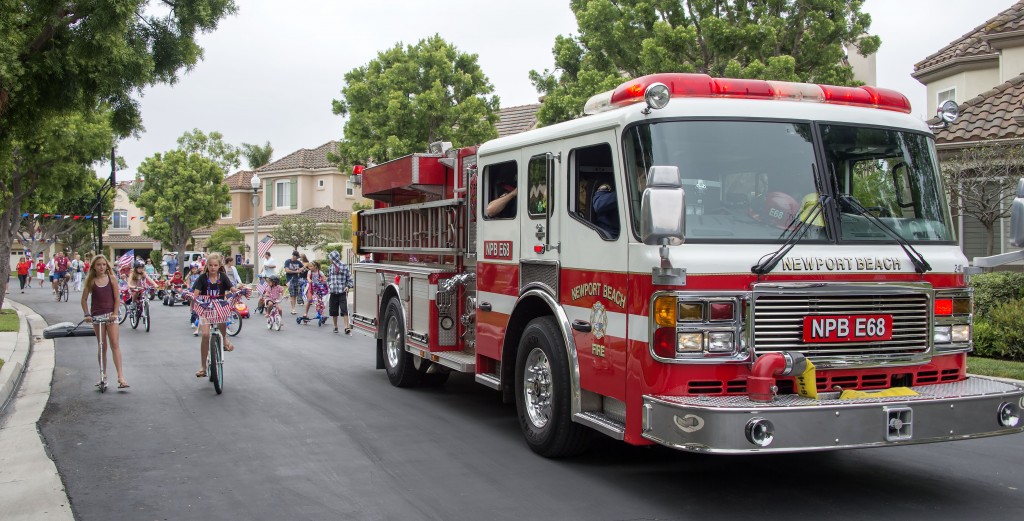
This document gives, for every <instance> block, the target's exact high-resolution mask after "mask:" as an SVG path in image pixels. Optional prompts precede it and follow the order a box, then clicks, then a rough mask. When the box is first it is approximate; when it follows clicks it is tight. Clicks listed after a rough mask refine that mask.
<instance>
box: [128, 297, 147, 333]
mask: <svg viewBox="0 0 1024 521" xmlns="http://www.w3.org/2000/svg"><path fill="white" fill-rule="evenodd" d="M148 292H149V289H148V288H132V290H131V293H132V300H131V302H130V303H129V304H128V313H129V314H130V316H129V317H128V322H129V323H130V324H131V325H132V329H137V328H138V327H139V322H142V323H143V324H145V326H146V332H147V333H148V332H149V325H150V323H151V322H152V321H151V320H150V317H149V300H150V299H148V298H146V296H145V294H146V293H148Z"/></svg>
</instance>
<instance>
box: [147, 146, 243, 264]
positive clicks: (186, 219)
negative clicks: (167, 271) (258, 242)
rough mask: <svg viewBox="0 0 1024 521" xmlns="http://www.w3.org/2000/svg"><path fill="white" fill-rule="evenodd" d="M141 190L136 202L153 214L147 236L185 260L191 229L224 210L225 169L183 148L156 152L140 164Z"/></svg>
mask: <svg viewBox="0 0 1024 521" xmlns="http://www.w3.org/2000/svg"><path fill="white" fill-rule="evenodd" d="M138 172H139V174H140V175H141V176H142V179H143V181H144V182H143V185H142V191H141V193H140V194H139V197H138V199H137V200H136V201H135V204H136V205H137V206H138V207H139V208H141V209H142V210H143V211H144V212H146V215H148V216H151V217H152V219H153V220H152V221H151V222H150V223H149V226H148V229H147V230H146V235H148V236H150V237H152V238H154V239H157V240H161V241H163V242H165V243H166V244H167V245H168V246H169V248H168V249H173V250H177V252H178V265H179V266H183V265H184V261H185V245H186V244H188V241H189V239H191V238H192V230H194V229H196V228H200V227H203V226H209V225H211V224H213V223H214V222H215V221H216V220H217V219H218V218H220V216H221V215H223V214H224V212H225V211H226V210H227V204H228V201H230V200H231V196H230V195H229V194H228V187H227V185H225V184H224V171H223V170H222V167H221V165H220V164H218V163H217V162H216V161H214V160H213V159H210V158H207V157H203V156H201V155H199V154H197V153H189V152H185V151H183V150H171V151H169V152H166V153H164V154H159V153H158V154H155V155H154V156H152V157H149V158H147V159H146V160H145V161H143V162H142V164H141V165H139V168H138Z"/></svg>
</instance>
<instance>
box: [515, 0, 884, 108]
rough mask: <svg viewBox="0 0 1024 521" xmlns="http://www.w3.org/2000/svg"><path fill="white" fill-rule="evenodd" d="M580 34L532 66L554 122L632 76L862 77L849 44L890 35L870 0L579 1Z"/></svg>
mask: <svg viewBox="0 0 1024 521" xmlns="http://www.w3.org/2000/svg"><path fill="white" fill-rule="evenodd" d="M569 5H570V8H571V9H572V11H573V13H574V14H575V15H576V22H577V28H578V32H579V35H578V36H558V37H556V38H555V45H554V48H553V50H552V53H553V54H554V57H555V70H553V71H552V70H545V71H543V72H537V71H530V79H531V80H532V81H533V83H534V86H535V87H536V88H537V91H538V92H540V93H542V94H543V95H544V104H543V106H542V107H541V110H540V112H539V114H538V118H539V119H540V121H541V123H544V124H549V123H555V122H558V121H565V120H568V119H573V118H575V117H579V116H580V115H581V114H582V110H583V105H584V103H585V102H586V100H587V98H588V97H590V96H592V95H593V94H596V93H598V92H602V91H606V90H610V89H612V88H614V87H615V86H617V85H618V84H620V83H622V81H623V78H624V77H630V78H631V77H637V76H643V75H645V74H652V73H656V72H699V73H705V74H710V75H711V76H718V77H733V78H760V79H773V80H786V81H805V82H817V83H828V84H835V85H850V84H854V83H855V81H854V79H853V71H852V68H851V67H850V66H849V64H848V63H847V61H846V56H847V52H858V53H860V54H862V55H865V56H866V55H868V54H871V53H873V52H875V51H876V50H878V46H879V44H880V40H879V38H878V37H877V36H870V35H868V34H867V31H868V29H869V27H870V25H871V16H870V15H868V14H867V13H862V12H861V7H862V5H863V0H772V1H767V2H766V1H764V0H738V1H733V2H723V1H722V0H570V2H569Z"/></svg>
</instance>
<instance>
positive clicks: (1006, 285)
mask: <svg viewBox="0 0 1024 521" xmlns="http://www.w3.org/2000/svg"><path fill="white" fill-rule="evenodd" d="M971 287H972V288H974V316H975V317H980V318H982V319H986V318H987V317H988V313H989V311H990V310H991V309H992V307H993V306H995V305H996V304H999V303H1001V302H1008V301H1011V300H1017V299H1021V298H1024V273H1018V272H1010V271H996V272H992V273H983V274H981V275H974V276H973V277H971Z"/></svg>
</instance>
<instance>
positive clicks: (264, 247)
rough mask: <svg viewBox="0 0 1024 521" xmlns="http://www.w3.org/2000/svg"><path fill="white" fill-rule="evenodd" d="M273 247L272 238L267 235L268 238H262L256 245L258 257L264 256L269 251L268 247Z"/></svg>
mask: <svg viewBox="0 0 1024 521" xmlns="http://www.w3.org/2000/svg"><path fill="white" fill-rule="evenodd" d="M273 245H274V238H273V237H271V236H269V235H268V236H266V237H264V238H263V239H262V240H261V241H260V243H259V244H257V245H256V251H257V252H258V254H259V256H260V257H262V256H263V254H265V253H267V252H268V251H270V247H271V246H273Z"/></svg>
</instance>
